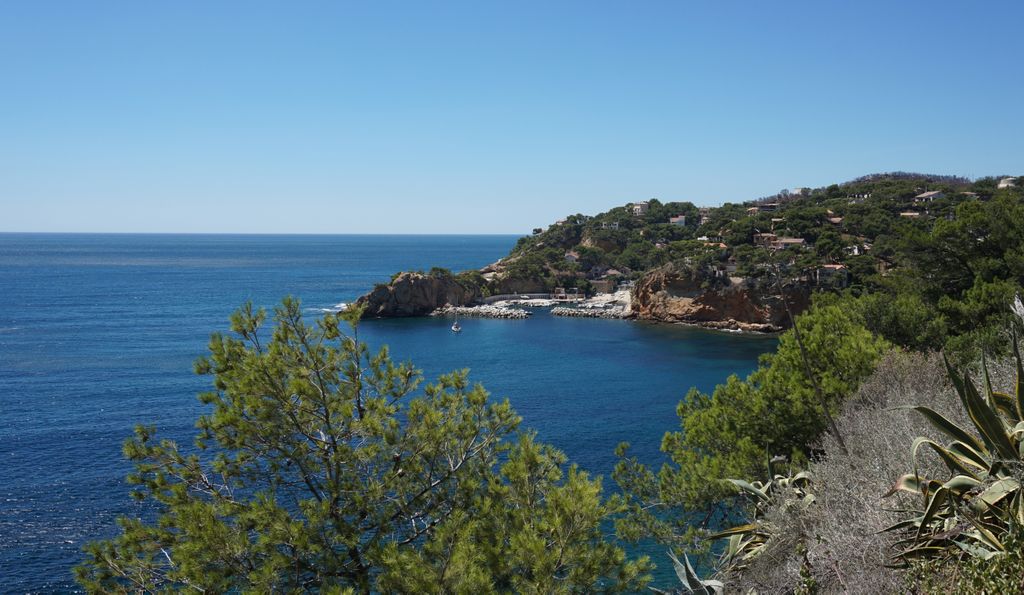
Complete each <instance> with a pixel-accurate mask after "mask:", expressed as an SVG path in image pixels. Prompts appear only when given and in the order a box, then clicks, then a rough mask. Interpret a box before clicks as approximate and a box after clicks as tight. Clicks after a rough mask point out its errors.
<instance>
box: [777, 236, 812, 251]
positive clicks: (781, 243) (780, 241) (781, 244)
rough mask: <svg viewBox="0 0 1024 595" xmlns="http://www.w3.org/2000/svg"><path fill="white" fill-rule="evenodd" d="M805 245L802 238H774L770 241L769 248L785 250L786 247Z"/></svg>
mask: <svg viewBox="0 0 1024 595" xmlns="http://www.w3.org/2000/svg"><path fill="white" fill-rule="evenodd" d="M806 245H807V242H805V241H804V239H803V238H775V240H774V241H772V243H771V248H773V249H775V250H785V249H786V248H794V247H803V246H806Z"/></svg>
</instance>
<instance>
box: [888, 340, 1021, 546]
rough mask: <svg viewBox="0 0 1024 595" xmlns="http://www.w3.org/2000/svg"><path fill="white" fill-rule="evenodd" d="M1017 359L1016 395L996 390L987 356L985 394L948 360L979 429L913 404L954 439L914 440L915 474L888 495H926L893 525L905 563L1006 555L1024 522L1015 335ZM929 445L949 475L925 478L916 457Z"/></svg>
mask: <svg viewBox="0 0 1024 595" xmlns="http://www.w3.org/2000/svg"><path fill="white" fill-rule="evenodd" d="M1013 356H1014V360H1015V362H1016V383H1015V387H1014V393H1015V394H1014V395H1013V396H1011V395H1009V394H1006V393H1002V392H998V391H995V390H993V389H992V384H991V381H990V379H989V374H988V366H987V364H986V363H985V361H984V359H983V360H982V376H983V384H984V386H983V388H984V393H982V392H981V391H979V390H978V387H977V385H976V384H975V383H974V381H973V380H972V379H971V377H970V375H969V373H967V372H964V374H963V375H961V374H959V373H958V372H957V371H956V370H954V369H953V367H952V366H951V365H950V364H949V362H948V360H947V361H946V368H947V370H948V373H949V378H950V380H951V381H952V383H953V386H954V388H955V389H956V392H957V394H958V395H959V396H960V401H961V403H962V404H963V407H964V409H965V411H966V412H967V414H968V417H969V418H970V420H971V424H972V426H973V428H972V429H973V432H972V431H968V430H967V429H964V428H961V427H960V426H958V425H957V424H955V423H953V422H952V421H950V420H949V419H947V418H946V417H944V416H942V415H941V414H939V413H937V412H936V411H934V410H933V409H931V408H929V407H925V406H917V407H913V409H914V410H916V411H918V412H919V413H921V414H922V415H924V416H925V418H926V419H927V420H928V421H929V422H930V423H931V424H932V425H933V426H935V428H936V429H938V430H939V431H940V432H941V433H942V434H944V435H945V436H946V437H947V438H949V439H950V442H948V443H946V444H940V443H939V442H936V441H934V440H931V439H929V438H925V437H919V438H917V439H915V440H914V443H913V446H912V449H911V452H912V458H913V464H914V472H913V473H908V474H905V475H903V476H901V477H900V478H899V480H898V481H897V482H896V485H895V486H893V488H892V490H890V491H889V493H888V494H886V495H887V496H888V495H892V494H894V493H896V492H898V491H903V492H909V493H911V494H916V495H918V496H920V497H921V499H920V503H921V507H920V508H919V509H916V510H914V511H912V514H913V516H911V517H910V518H907V519H905V520H903V521H901V522H899V523H897V524H895V525H893V526H892V527H889V529H888V530H890V531H900V532H905V533H906V534H907V536H906V537H905V538H904V539H902V540H901V541H899V542H898V544H897V547H898V548H899V552H898V553H897V554H896V556H895V558H896V561H897V562H898V563H907V562H909V561H911V560H914V559H921V558H924V559H933V558H942V557H949V556H960V555H963V554H964V553H966V554H969V555H971V556H974V557H977V558H981V559H984V560H987V559H990V558H992V557H995V556H1000V555H1002V554H1004V553H1005V552H1006V543H1005V537H1006V535H1007V534H1008V533H1009V531H1010V529H1011V528H1012V527H1013V526H1015V525H1024V492H1022V490H1021V482H1022V479H1024V364H1022V362H1021V354H1020V349H1019V346H1018V341H1017V334H1016V332H1014V333H1013ZM924 446H927V447H928V448H930V449H931V450H932V451H934V452H935V454H937V455H938V456H939V458H940V459H941V460H942V462H943V463H944V464H945V465H946V466H947V467H948V468H949V471H950V475H951V477H950V478H949V479H947V480H945V481H942V480H938V479H934V478H926V477H922V476H921V474H920V473H919V472H918V466H917V455H918V451H919V450H920V449H921V448H922V447H924Z"/></svg>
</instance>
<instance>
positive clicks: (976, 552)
mask: <svg viewBox="0 0 1024 595" xmlns="http://www.w3.org/2000/svg"><path fill="white" fill-rule="evenodd" d="M953 545H955V546H956V547H958V548H960V549H961V550H963V551H965V552H967V553H968V554H970V555H971V556H973V557H975V558H980V559H982V560H991V559H992V558H993V557H995V556H998V555H1000V554H1001V553H1002V552H999V551H993V550H990V549H986V548H983V547H981V546H979V545H975V544H973V543H964V542H962V541H954V542H953Z"/></svg>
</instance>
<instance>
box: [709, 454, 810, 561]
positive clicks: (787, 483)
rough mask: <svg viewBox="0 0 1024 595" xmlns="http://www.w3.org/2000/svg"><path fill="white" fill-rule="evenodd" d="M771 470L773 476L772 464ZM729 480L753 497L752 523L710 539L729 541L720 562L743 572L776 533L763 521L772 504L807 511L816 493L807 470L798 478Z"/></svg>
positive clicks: (720, 533) (722, 532)
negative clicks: (749, 480) (811, 488)
mask: <svg viewBox="0 0 1024 595" xmlns="http://www.w3.org/2000/svg"><path fill="white" fill-rule="evenodd" d="M768 468H769V474H771V465H770V464H769V467H768ZM726 481H728V482H729V483H731V484H732V485H734V486H736V487H737V488H739V490H740V492H741V493H744V494H747V495H748V496H751V497H753V498H754V515H753V520H752V521H751V522H749V523H746V524H743V525H739V526H736V527H731V528H729V529H726V530H724V531H719V532H717V533H713V534H711V535H710V536H709V537H710V538H711V539H727V541H726V545H725V550H724V551H723V552H722V558H721V560H720V566H721V567H722V568H723V569H727V570H742V569H744V568H746V567H747V565H748V564H749V563H750V561H751V560H753V559H754V558H755V557H757V556H758V555H759V554H760V553H761V552H762V551H764V547H765V545H766V544H767V543H768V540H769V539H770V538H771V537H772V535H774V534H775V533H777V531H776V529H775V528H774V527H773V526H771V524H770V523H768V522H767V521H766V520H765V518H764V517H765V513H766V512H767V510H768V507H769V506H770V505H771V504H772V503H773V502H778V501H780V500H781V504H782V506H783V507H784V508H785V509H787V510H788V509H791V508H793V507H800V508H806V507H807V506H809V505H811V504H813V503H814V494H812V493H811V491H810V485H811V476H810V474H809V473H808V472H806V471H801V472H800V473H797V474H796V475H780V474H776V475H774V476H772V478H771V479H769V480H768V481H766V482H760V481H754V482H747V481H743V480H741V479H727V480H726Z"/></svg>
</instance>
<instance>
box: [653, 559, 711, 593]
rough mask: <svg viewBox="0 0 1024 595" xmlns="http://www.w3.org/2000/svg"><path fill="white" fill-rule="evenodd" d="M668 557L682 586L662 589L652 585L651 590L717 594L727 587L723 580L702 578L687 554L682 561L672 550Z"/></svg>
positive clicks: (656, 591)
mask: <svg viewBox="0 0 1024 595" xmlns="http://www.w3.org/2000/svg"><path fill="white" fill-rule="evenodd" d="M668 557H669V558H672V566H673V568H675V570H676V577H678V578H679V584H680V588H679V589H673V590H672V591H662V590H661V589H655V588H654V587H651V591H654V592H655V593H660V594H661V595H717V594H718V593H721V592H722V590H723V589H724V588H725V585H723V584H722V582H721V581H716V580H712V579H706V580H701V578H700V577H698V576H697V571H695V570H694V569H693V566H691V565H690V559H689V558H687V557H686V555H685V554H684V555H683V561H682V562H680V561H679V558H676V557H675V555H674V554H673V553H672V552H669V553H668Z"/></svg>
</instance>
